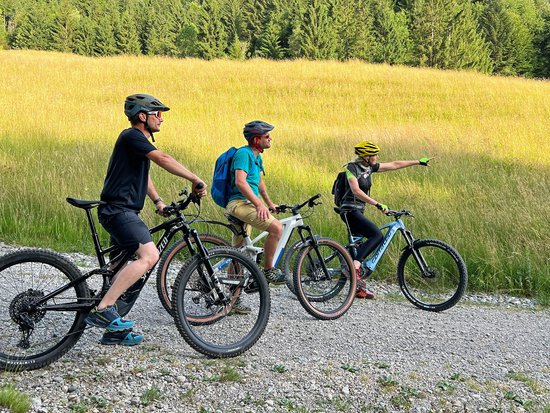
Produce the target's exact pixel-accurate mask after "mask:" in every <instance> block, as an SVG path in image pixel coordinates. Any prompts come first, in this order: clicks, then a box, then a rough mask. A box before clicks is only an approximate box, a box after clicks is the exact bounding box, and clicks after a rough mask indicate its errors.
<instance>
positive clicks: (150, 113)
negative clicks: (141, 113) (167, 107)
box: [146, 110, 162, 120]
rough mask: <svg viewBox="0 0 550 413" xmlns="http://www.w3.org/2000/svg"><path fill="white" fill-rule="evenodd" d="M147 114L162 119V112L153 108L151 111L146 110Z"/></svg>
mask: <svg viewBox="0 0 550 413" xmlns="http://www.w3.org/2000/svg"><path fill="white" fill-rule="evenodd" d="M146 113H147V114H148V115H153V116H154V117H155V118H157V119H158V120H162V112H161V111H159V110H155V111H153V112H146Z"/></svg>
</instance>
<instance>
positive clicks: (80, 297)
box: [0, 191, 270, 370]
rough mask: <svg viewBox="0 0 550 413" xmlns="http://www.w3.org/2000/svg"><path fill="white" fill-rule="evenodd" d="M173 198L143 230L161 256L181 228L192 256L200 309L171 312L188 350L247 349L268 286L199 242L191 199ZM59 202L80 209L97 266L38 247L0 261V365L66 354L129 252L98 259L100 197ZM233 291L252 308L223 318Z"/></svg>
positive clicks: (121, 304)
mask: <svg viewBox="0 0 550 413" xmlns="http://www.w3.org/2000/svg"><path fill="white" fill-rule="evenodd" d="M180 195H181V196H183V198H182V199H181V200H180V201H178V202H177V203H172V204H171V205H170V206H168V207H167V208H166V209H165V211H164V212H165V213H166V214H169V216H173V217H172V218H170V219H168V220H167V221H165V222H164V223H162V224H160V225H158V226H156V227H154V228H151V229H150V231H151V233H157V232H160V231H162V230H164V233H163V235H162V236H161V238H160V240H159V241H158V243H157V248H158V249H159V251H160V253H161V254H162V252H163V251H164V249H165V248H166V246H167V245H169V243H170V240H171V239H172V238H173V237H174V236H175V235H176V234H178V233H181V234H182V235H183V240H185V242H186V244H187V247H188V249H189V251H190V256H192V257H193V260H192V262H191V263H190V264H189V265H188V266H187V267H186V268H187V269H190V268H196V267H199V270H198V276H197V277H195V278H194V283H195V285H194V288H195V291H196V292H197V294H196V307H197V308H201V309H202V312H201V313H198V312H196V311H195V312H193V313H190V314H185V309H183V308H180V309H178V313H179V314H180V317H176V322H177V327H178V330H179V331H180V333H181V335H182V336H183V338H184V339H185V340H186V342H187V343H188V344H189V345H191V347H193V348H194V349H195V350H197V351H199V352H201V353H203V354H206V355H208V356H210V357H232V356H236V355H238V354H241V353H243V352H245V351H246V350H248V349H249V348H250V347H252V346H253V345H254V344H255V343H256V341H257V340H258V339H259V338H260V337H261V335H262V334H263V332H264V330H265V327H266V325H267V322H268V319H269V311H270V295H269V287H268V285H267V282H266V281H265V279H264V277H263V276H262V273H261V271H260V270H259V268H258V267H257V265H256V264H255V263H254V262H253V261H251V260H250V259H249V258H248V257H247V256H245V255H244V254H242V253H240V252H239V251H237V250H235V249H233V248H228V247H216V248H212V249H208V250H207V249H206V248H205V247H204V245H203V244H202V242H201V240H200V237H199V235H198V233H197V231H196V230H195V229H193V228H191V227H190V226H189V224H188V222H187V220H186V219H185V216H184V215H183V213H182V211H183V210H185V208H187V206H188V205H189V203H190V202H191V201H192V200H193V196H190V195H188V194H187V192H186V191H183V192H182V193H181V194H180ZM67 201H68V202H69V203H70V204H71V205H73V206H75V207H77V208H81V209H84V210H85V212H86V216H87V218H88V223H89V226H90V231H91V234H92V238H93V242H94V247H95V252H96V255H97V259H98V262H99V268H97V269H94V270H92V271H90V272H88V273H86V274H82V273H81V272H80V270H79V269H78V268H77V267H76V266H75V265H74V264H73V263H72V262H71V261H69V260H67V259H66V258H64V257H63V256H61V255H60V254H57V253H55V252H51V251H46V250H39V249H25V250H20V251H17V252H14V253H11V254H8V255H5V256H3V257H1V258H0V285H2V288H1V289H0V369H4V370H32V369H37V368H41V367H44V366H46V365H48V364H50V363H52V362H54V361H56V360H57V359H59V358H60V357H61V356H62V355H63V354H65V353H66V352H67V351H69V350H70V349H71V348H72V347H73V346H74V345H75V344H76V342H77V341H78V340H79V338H80V336H81V335H82V333H83V332H84V330H85V329H86V328H88V327H87V325H86V323H85V321H84V320H85V318H86V315H87V314H88V312H89V311H90V310H91V309H92V308H93V307H94V306H95V305H97V304H98V303H99V302H100V301H101V299H102V297H103V296H104V294H105V293H106V291H107V290H108V289H109V287H110V285H111V279H112V277H113V276H114V274H116V273H117V272H118V271H119V270H120V269H121V268H122V267H123V266H124V265H126V263H127V262H128V261H129V260H131V259H132V256H133V255H134V254H133V252H130V251H123V252H122V253H120V254H119V255H118V256H117V257H114V258H112V259H111V262H110V263H107V262H106V259H105V257H106V255H107V254H108V253H110V252H112V251H113V247H109V248H105V249H103V248H102V246H101V244H100V242H99V237H98V235H97V231H96V227H95V224H94V220H93V218H92V213H91V211H92V209H94V208H96V207H98V206H99V205H100V204H101V202H100V201H83V200H78V199H74V198H67ZM220 260H221V261H224V262H229V263H230V264H231V265H229V266H226V267H225V268H224V270H223V271H220V269H219V268H218V269H216V270H214V268H216V262H218V261H220ZM152 271H153V269H151V270H150V271H148V272H147V273H146V274H145V275H144V276H143V277H142V278H141V279H140V280H138V281H137V282H136V283H135V284H134V285H133V286H132V287H130V288H129V289H128V291H126V293H125V294H124V295H123V296H121V297H120V299H119V300H118V301H117V306H118V309H119V313H120V314H121V315H125V314H127V313H128V311H130V309H131V308H132V306H133V304H134V303H135V301H136V299H137V297H138V295H139V293H140V292H141V289H142V288H143V287H144V285H145V284H146V282H147V280H148V278H149V276H150V275H151V273H152ZM92 277H93V278H94V279H95V278H97V277H102V281H101V287H100V288H99V289H98V290H97V291H95V290H92V289H91V288H89V286H88V282H87V280H88V279H90V280H91V279H92ZM252 287H253V288H252ZM252 290H253V292H252ZM249 292H250V293H249ZM239 296H240V297H243V299H246V298H247V297H249V296H250V297H252V299H250V300H247V305H249V306H251V308H252V309H253V310H252V312H251V313H250V314H249V315H246V316H241V317H227V315H229V314H230V313H231V307H232V305H233V303H234V302H235V301H236V299H237V297H239ZM178 301H180V300H178ZM229 319H234V320H229ZM235 321H239V322H235ZM212 327H213V328H212Z"/></svg>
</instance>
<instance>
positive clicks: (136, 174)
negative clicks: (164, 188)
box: [99, 128, 156, 214]
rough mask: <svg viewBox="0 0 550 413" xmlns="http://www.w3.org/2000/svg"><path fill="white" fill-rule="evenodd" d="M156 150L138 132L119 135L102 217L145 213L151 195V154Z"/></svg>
mask: <svg viewBox="0 0 550 413" xmlns="http://www.w3.org/2000/svg"><path fill="white" fill-rule="evenodd" d="M155 149H156V148H155V147H154V146H153V145H152V144H151V143H150V142H149V141H148V140H147V138H146V137H145V135H144V134H143V133H142V132H141V131H139V130H137V129H133V128H130V129H125V130H123V131H122V133H121V134H120V135H119V137H118V139H117V141H116V143H115V147H114V149H113V154H112V155H111V159H110V160H109V167H108V168H107V176H106V177H105V184H104V185H103V190H102V191H101V200H102V201H105V202H107V203H108V205H106V206H102V207H100V210H99V212H100V213H101V214H113V213H116V212H120V210H121V209H123V210H128V209H129V210H134V211H141V210H142V209H143V204H144V203H145V197H146V196H147V183H148V179H149V165H150V161H149V158H147V154H148V153H149V152H151V151H154V150H155Z"/></svg>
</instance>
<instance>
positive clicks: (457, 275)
mask: <svg viewBox="0 0 550 413" xmlns="http://www.w3.org/2000/svg"><path fill="white" fill-rule="evenodd" d="M397 278H398V281H399V286H400V287H401V291H402V292H403V294H404V295H405V297H406V298H407V299H408V300H409V301H410V302H411V303H412V304H414V305H415V306H416V307H418V308H421V309H422V310H426V311H443V310H447V309H448V308H451V307H452V306H454V305H455V304H456V303H457V302H458V301H459V300H460V298H461V297H462V295H463V294H464V291H465V290H466V284H467V282H468V272H467V269H466V264H465V263H464V260H463V259H462V257H461V256H460V254H459V253H458V252H457V251H456V250H455V249H454V248H453V247H451V246H450V245H449V244H447V243H445V242H442V241H438V240H431V239H428V240H417V241H415V242H414V244H413V247H412V248H410V247H409V248H406V249H405V250H404V251H403V254H401V257H400V258H399V262H398V264H397Z"/></svg>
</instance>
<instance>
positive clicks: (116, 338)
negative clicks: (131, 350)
mask: <svg viewBox="0 0 550 413" xmlns="http://www.w3.org/2000/svg"><path fill="white" fill-rule="evenodd" d="M143 337H144V336H143V334H142V333H135V332H133V331H132V330H123V331H106V332H105V334H103V337H101V340H99V342H100V343H101V344H104V345H106V346H116V345H121V346H135V345H136V344H139V343H141V341H142V340H143Z"/></svg>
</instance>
